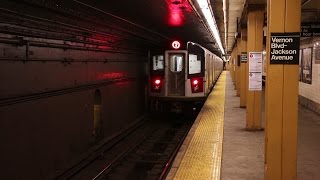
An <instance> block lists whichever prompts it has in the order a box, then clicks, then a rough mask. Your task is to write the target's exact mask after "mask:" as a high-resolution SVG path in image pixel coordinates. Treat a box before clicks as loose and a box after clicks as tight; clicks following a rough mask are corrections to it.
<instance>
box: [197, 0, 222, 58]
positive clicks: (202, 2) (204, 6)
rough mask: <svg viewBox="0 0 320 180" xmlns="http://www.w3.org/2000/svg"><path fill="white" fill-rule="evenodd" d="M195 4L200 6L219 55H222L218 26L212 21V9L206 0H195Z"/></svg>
mask: <svg viewBox="0 0 320 180" xmlns="http://www.w3.org/2000/svg"><path fill="white" fill-rule="evenodd" d="M197 2H198V4H199V6H200V9H201V11H202V14H203V15H204V17H205V18H206V21H207V24H208V25H209V27H210V30H211V33H212V34H213V37H214V39H215V40H216V42H217V44H218V46H219V49H220V51H221V53H222V54H223V55H224V54H225V51H224V49H223V46H222V43H221V39H220V34H219V30H218V26H217V23H216V20H215V19H214V16H213V13H212V9H211V7H210V6H209V4H208V1H207V0H197Z"/></svg>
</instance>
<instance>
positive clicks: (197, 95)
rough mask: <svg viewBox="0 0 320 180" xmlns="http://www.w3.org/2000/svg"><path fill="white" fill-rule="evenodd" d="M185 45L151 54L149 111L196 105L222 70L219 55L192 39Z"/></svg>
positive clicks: (187, 108)
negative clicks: (183, 47)
mask: <svg viewBox="0 0 320 180" xmlns="http://www.w3.org/2000/svg"><path fill="white" fill-rule="evenodd" d="M186 47H187V48H186V49H174V50H166V51H164V52H161V53H154V54H152V55H151V62H150V79H149V82H150V84H149V95H150V100H151V101H150V102H151V110H155V111H164V110H169V111H173V112H182V111H190V108H192V109H193V110H194V109H195V107H198V108H199V106H202V104H203V102H204V101H205V100H206V98H207V96H208V95H209V93H210V92H211V90H212V88H213V86H214V84H215V82H216V81H217V79H218V77H219V75H220V73H221V72H222V71H223V60H222V59H221V58H220V57H218V56H216V55H215V54H213V53H211V52H210V51H209V50H207V49H205V48H204V47H202V46H200V45H198V44H195V43H192V42H188V43H187V46H186Z"/></svg>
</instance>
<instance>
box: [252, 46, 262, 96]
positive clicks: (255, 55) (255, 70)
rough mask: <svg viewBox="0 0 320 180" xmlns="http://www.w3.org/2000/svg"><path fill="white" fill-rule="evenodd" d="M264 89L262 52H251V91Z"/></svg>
mask: <svg viewBox="0 0 320 180" xmlns="http://www.w3.org/2000/svg"><path fill="white" fill-rule="evenodd" d="M261 90H262V52H249V91H261Z"/></svg>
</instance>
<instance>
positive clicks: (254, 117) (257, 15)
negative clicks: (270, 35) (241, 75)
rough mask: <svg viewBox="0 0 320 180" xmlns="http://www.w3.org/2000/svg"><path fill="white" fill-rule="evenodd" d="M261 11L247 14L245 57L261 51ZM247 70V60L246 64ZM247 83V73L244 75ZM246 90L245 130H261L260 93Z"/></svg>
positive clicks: (262, 16) (262, 13) (262, 18)
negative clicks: (250, 53)
mask: <svg viewBox="0 0 320 180" xmlns="http://www.w3.org/2000/svg"><path fill="white" fill-rule="evenodd" d="M263 21H264V12H263V10H252V11H249V12H248V39H247V56H248V57H249V55H248V53H249V52H262V51H263ZM246 66H247V69H249V58H248V63H247V65H246ZM246 79H247V81H248V82H249V72H248V73H247V74H246ZM246 88H247V109H246V110H247V122H246V128H247V130H260V129H261V91H249V88H248V86H247V87H246Z"/></svg>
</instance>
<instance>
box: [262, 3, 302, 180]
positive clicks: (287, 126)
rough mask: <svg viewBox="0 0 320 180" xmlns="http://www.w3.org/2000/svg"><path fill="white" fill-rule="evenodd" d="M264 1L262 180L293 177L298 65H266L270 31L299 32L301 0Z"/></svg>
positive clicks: (294, 171) (295, 161)
mask: <svg viewBox="0 0 320 180" xmlns="http://www.w3.org/2000/svg"><path fill="white" fill-rule="evenodd" d="M267 2H268V3H267V5H268V12H267V13H268V23H267V24H268V34H267V58H266V62H267V64H266V65H267V76H266V120H267V121H266V136H265V179H267V180H296V179H297V120H298V85H299V84H298V78H297V77H298V65H297V64H286V65H284V64H270V40H271V39H270V38H271V33H285V32H300V15H301V1H300V0H269V1H267ZM298 52H299V49H298Z"/></svg>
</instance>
